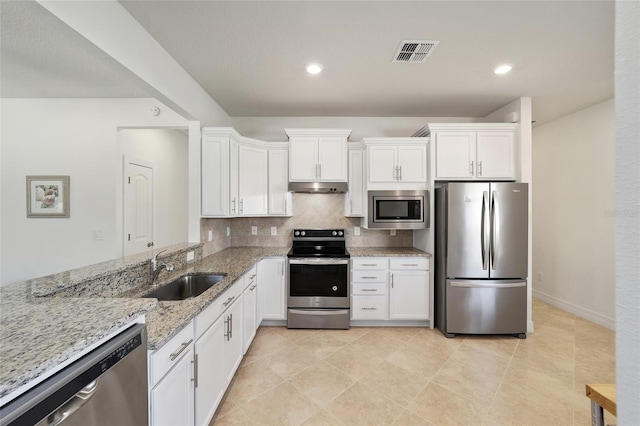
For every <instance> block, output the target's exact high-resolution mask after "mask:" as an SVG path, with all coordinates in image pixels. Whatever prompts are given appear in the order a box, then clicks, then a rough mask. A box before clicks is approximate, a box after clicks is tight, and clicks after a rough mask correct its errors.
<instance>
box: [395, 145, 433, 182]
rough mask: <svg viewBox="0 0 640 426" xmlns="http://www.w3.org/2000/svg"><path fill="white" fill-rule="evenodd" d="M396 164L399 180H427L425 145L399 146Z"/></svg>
mask: <svg viewBox="0 0 640 426" xmlns="http://www.w3.org/2000/svg"><path fill="white" fill-rule="evenodd" d="M398 166H399V167H400V176H399V177H400V179H399V180H400V181H401V182H421V183H423V182H424V183H426V182H427V146H426V145H418V146H399V147H398Z"/></svg>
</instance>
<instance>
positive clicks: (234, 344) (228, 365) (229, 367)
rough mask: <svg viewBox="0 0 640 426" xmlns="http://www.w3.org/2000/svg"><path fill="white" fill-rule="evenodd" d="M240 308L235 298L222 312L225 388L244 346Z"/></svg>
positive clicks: (236, 366)
mask: <svg viewBox="0 0 640 426" xmlns="http://www.w3.org/2000/svg"><path fill="white" fill-rule="evenodd" d="M242 308H243V306H242V300H241V299H237V300H235V301H234V302H233V303H232V304H231V306H230V307H229V309H228V310H227V311H226V312H225V313H224V315H225V316H226V318H225V321H226V325H227V332H226V333H225V335H224V375H225V378H226V381H225V388H226V386H227V385H228V384H229V383H231V379H233V375H234V374H235V373H236V370H237V369H238V366H239V365H240V362H241V361H242V354H243V347H244V344H243V339H242Z"/></svg>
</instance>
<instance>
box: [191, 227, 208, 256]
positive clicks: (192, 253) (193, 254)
mask: <svg viewBox="0 0 640 426" xmlns="http://www.w3.org/2000/svg"><path fill="white" fill-rule="evenodd" d="M209 232H211V231H209ZM209 241H211V240H209ZM195 256H196V255H195V253H194V252H192V251H189V252H187V262H189V261H191V260H193V259H195Z"/></svg>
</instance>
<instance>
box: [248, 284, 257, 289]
mask: <svg viewBox="0 0 640 426" xmlns="http://www.w3.org/2000/svg"><path fill="white" fill-rule="evenodd" d="M256 287H257V284H254V285H253V286H252V287H251V288H250V289H249V291H253V290H255V289H256Z"/></svg>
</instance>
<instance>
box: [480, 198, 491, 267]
mask: <svg viewBox="0 0 640 426" xmlns="http://www.w3.org/2000/svg"><path fill="white" fill-rule="evenodd" d="M488 206H489V192H487V191H484V192H483V193H482V216H481V221H482V222H481V224H480V245H481V247H480V252H481V253H482V270H483V271H486V270H487V269H488V268H489V265H488V264H487V263H488V261H489V256H488V255H487V244H488V243H489V236H488V235H487V232H488V231H489V224H488V223H487V220H488V218H489V215H488V214H487V208H488Z"/></svg>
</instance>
